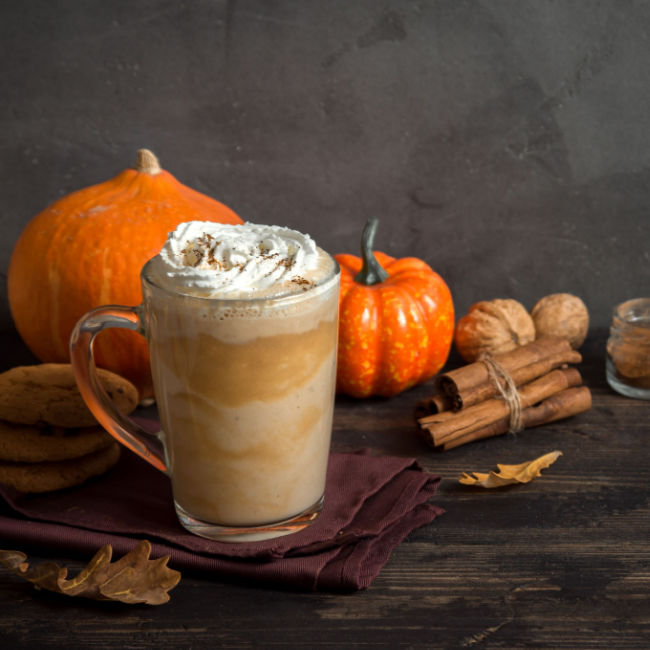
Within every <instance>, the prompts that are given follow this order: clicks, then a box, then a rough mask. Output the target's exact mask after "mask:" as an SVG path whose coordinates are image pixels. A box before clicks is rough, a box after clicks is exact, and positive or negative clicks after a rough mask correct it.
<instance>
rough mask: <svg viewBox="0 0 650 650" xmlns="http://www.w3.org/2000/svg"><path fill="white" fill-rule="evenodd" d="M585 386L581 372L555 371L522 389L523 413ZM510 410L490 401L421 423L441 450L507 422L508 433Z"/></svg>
mask: <svg viewBox="0 0 650 650" xmlns="http://www.w3.org/2000/svg"><path fill="white" fill-rule="evenodd" d="M581 383H582V378H581V376H580V372H579V371H578V370H577V369H575V368H564V369H560V370H552V371H551V372H549V373H547V374H545V375H543V376H542V377H539V378H537V379H535V380H533V381H531V382H529V383H528V384H525V385H524V386H522V387H521V389H520V390H519V391H518V392H519V401H520V404H521V409H522V411H523V410H525V409H527V408H529V407H531V406H533V405H534V404H537V403H538V402H541V401H542V400H545V399H547V398H548V397H550V396H551V395H554V394H555V393H558V392H560V391H563V390H565V389H567V388H571V387H573V386H579V385H580V384H581ZM509 418H510V407H509V406H508V404H507V403H506V402H505V401H504V400H502V399H489V400H485V401H483V402H481V403H479V404H474V405H473V406H470V407H468V408H465V409H463V410H462V411H457V412H452V411H444V412H442V413H437V414H435V415H429V416H427V417H424V418H420V419H419V420H418V422H419V424H420V427H421V428H422V429H423V430H425V431H426V432H427V434H426V438H427V441H428V442H429V443H430V444H433V446H435V447H438V446H440V445H443V444H447V443H450V442H452V441H453V440H455V439H460V438H463V437H465V436H468V435H470V434H473V433H475V432H477V431H481V430H484V429H487V428H490V427H493V426H495V425H496V423H499V426H498V428H501V427H502V424H501V423H502V422H503V421H505V425H506V428H505V429H504V431H503V432H505V431H507V429H508V422H509Z"/></svg>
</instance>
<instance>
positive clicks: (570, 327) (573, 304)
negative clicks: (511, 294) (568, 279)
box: [530, 293, 589, 350]
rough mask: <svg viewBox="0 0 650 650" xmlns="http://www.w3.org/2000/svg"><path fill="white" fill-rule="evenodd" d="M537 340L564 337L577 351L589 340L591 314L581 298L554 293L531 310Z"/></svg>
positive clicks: (568, 294)
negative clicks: (547, 336) (546, 337)
mask: <svg viewBox="0 0 650 650" xmlns="http://www.w3.org/2000/svg"><path fill="white" fill-rule="evenodd" d="M530 315H531V316H532V318H533V322H534V323H535V332H536V334H537V338H539V337H540V336H545V335H550V336H562V337H564V338H565V339H568V341H569V343H570V344H571V347H572V348H573V349H574V350H577V349H578V348H579V347H580V346H581V345H582V344H583V343H584V341H585V339H586V338H587V330H588V329H589V312H588V311H587V307H586V305H585V303H584V302H582V300H580V298H578V297H577V296H573V295H571V294H570V293H553V294H551V295H550V296H545V297H544V298H542V299H541V300H540V301H539V302H538V303H537V304H536V305H535V306H534V307H533V308H532V310H531V312H530Z"/></svg>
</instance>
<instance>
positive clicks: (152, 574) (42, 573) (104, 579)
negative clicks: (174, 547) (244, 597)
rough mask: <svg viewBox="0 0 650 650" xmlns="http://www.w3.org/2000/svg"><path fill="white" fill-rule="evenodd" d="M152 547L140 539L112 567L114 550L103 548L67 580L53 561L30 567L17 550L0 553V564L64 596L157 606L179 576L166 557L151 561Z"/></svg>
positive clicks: (166, 598) (109, 547) (39, 587)
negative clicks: (170, 566)
mask: <svg viewBox="0 0 650 650" xmlns="http://www.w3.org/2000/svg"><path fill="white" fill-rule="evenodd" d="M150 553H151V544H150V543H149V542H148V541H147V540H142V541H141V542H140V543H139V544H138V545H137V546H136V547H135V548H134V549H133V550H132V551H130V552H129V553H127V554H126V555H124V556H123V557H122V558H121V559H119V560H118V561H117V562H114V563H113V564H111V557H112V555H113V549H112V548H111V546H110V545H108V544H107V545H106V546H102V548H100V549H99V551H97V553H96V554H95V556H94V557H93V559H92V560H91V561H90V562H89V564H88V566H86V567H85V568H84V569H83V570H82V571H81V572H80V573H79V575H77V576H76V577H74V578H71V579H70V580H68V579H67V575H68V569H67V568H66V567H61V566H59V565H58V564H56V563H55V562H43V563H41V564H38V565H36V566H35V567H30V566H29V564H28V563H27V562H26V561H25V560H26V559H27V556H26V555H25V554H24V553H21V552H19V551H0V564H3V565H4V566H5V567H7V568H8V569H11V570H12V571H13V572H14V573H15V574H16V575H19V576H20V577H21V578H25V580H29V582H31V583H33V584H34V585H35V586H36V588H37V589H48V590H49V591H55V592H57V593H59V594H66V595H67V596H82V597H84V598H92V599H94V600H117V601H120V602H122V603H146V604H148V605H160V604H162V603H166V602H167V601H168V600H169V594H168V593H167V592H168V591H169V590H170V589H173V588H174V587H175V586H176V585H177V584H178V582H179V580H180V579H181V574H180V573H179V572H178V571H175V570H174V569H170V568H169V567H167V562H168V560H169V556H165V557H161V558H158V559H157V560H150V559H149V554H150Z"/></svg>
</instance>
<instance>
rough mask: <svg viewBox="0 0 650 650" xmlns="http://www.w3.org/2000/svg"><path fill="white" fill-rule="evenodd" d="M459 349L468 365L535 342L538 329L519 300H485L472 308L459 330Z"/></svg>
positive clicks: (459, 325)
mask: <svg viewBox="0 0 650 650" xmlns="http://www.w3.org/2000/svg"><path fill="white" fill-rule="evenodd" d="M454 340H455V343H456V349H457V350H458V352H459V354H460V356H461V357H463V359H464V360H465V361H467V362H472V361H476V359H478V358H479V357H480V356H481V355H484V354H490V355H494V354H501V353H503V352H509V351H510V350H514V349H515V348H516V347H518V346H520V345H525V344H526V343H530V342H531V341H534V340H535V325H534V324H533V319H532V318H531V317H530V314H529V313H528V312H527V311H526V308H525V307H524V306H523V305H522V304H521V303H519V302H517V301H516V300H512V299H509V298H508V299H505V300H501V299H496V300H489V301H488V300H483V301H481V302H477V303H476V304H475V305H472V306H471V307H470V309H469V312H468V313H467V314H466V315H465V316H463V317H462V318H461V319H460V320H459V321H458V324H457V326H456V335H455V339H454Z"/></svg>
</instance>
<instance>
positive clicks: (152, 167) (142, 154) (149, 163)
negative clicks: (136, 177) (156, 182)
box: [135, 149, 162, 176]
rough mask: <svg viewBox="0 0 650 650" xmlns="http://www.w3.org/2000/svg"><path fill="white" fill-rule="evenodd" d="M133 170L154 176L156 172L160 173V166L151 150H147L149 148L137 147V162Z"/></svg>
mask: <svg viewBox="0 0 650 650" xmlns="http://www.w3.org/2000/svg"><path fill="white" fill-rule="evenodd" d="M135 170H136V171H137V172H144V173H145V174H151V175H152V176H155V175H156V174H160V172H161V171H162V167H161V166H160V163H159V162H158V158H156V155H155V154H154V153H153V152H152V151H149V149H138V162H137V163H136V165H135Z"/></svg>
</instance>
